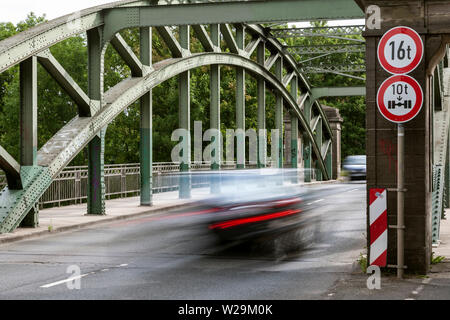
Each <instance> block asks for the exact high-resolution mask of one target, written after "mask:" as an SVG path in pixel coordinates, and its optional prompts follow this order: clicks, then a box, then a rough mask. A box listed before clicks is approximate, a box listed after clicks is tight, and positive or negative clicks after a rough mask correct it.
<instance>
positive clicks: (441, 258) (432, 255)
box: [431, 251, 445, 264]
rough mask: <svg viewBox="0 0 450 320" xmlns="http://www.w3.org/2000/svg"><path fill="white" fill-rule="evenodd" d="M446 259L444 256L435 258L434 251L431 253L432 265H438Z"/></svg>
mask: <svg viewBox="0 0 450 320" xmlns="http://www.w3.org/2000/svg"><path fill="white" fill-rule="evenodd" d="M444 259H445V257H443V256H435V255H434V251H433V252H431V264H438V263H439V262H442V260H444Z"/></svg>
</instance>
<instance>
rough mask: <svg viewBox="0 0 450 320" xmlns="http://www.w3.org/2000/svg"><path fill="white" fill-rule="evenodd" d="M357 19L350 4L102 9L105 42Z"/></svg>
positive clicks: (334, 0)
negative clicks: (125, 33) (170, 31)
mask: <svg viewBox="0 0 450 320" xmlns="http://www.w3.org/2000/svg"><path fill="white" fill-rule="evenodd" d="M330 8H333V10H330ZM357 18H359V19H362V18H364V13H363V11H362V10H361V9H360V8H359V7H358V5H357V4H356V3H355V2H354V1H349V0H321V1H317V0H302V1H296V0H277V1H236V2H216V3H214V2H211V3H193V4H183V5H162V6H145V7H135V8H111V9H105V16H104V19H105V25H106V26H107V29H106V33H105V36H106V37H107V38H108V37H112V36H113V35H114V34H115V33H117V32H118V31H119V30H121V29H126V28H131V27H144V26H166V25H181V24H186V25H196V24H213V23H219V24H224V23H242V22H247V23H261V22H275V21H283V22H285V21H301V20H305V21H306V20H307V21H309V20H317V19H320V20H333V19H357Z"/></svg>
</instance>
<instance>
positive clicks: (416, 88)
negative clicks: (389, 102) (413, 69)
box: [377, 74, 423, 123]
mask: <svg viewBox="0 0 450 320" xmlns="http://www.w3.org/2000/svg"><path fill="white" fill-rule="evenodd" d="M397 81H403V82H406V83H408V84H409V85H410V86H411V87H413V89H414V92H415V93H416V103H415V104H414V106H413V107H412V108H411V111H410V112H408V113H407V114H404V115H402V116H397V115H395V114H392V113H390V112H389V111H388V109H387V108H386V106H385V105H384V101H383V97H384V92H385V91H386V90H387V89H388V88H389V86H390V85H391V84H393V83H394V82H397ZM422 104H423V92H422V88H421V87H420V85H419V83H418V82H417V81H416V80H415V79H414V78H412V77H410V76H407V75H403V74H399V75H393V76H391V77H390V78H387V79H386V80H385V81H384V82H383V83H382V84H381V86H380V88H379V89H378V92H377V106H378V110H379V111H380V113H381V114H382V115H383V117H385V118H386V119H387V120H389V121H391V122H395V123H403V122H407V121H410V120H412V119H413V118H414V117H415V116H417V114H418V113H419V111H420V110H421V109H422Z"/></svg>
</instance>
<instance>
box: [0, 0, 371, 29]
mask: <svg viewBox="0 0 450 320" xmlns="http://www.w3.org/2000/svg"><path fill="white" fill-rule="evenodd" d="M113 1H114V0H75V1H60V0H0V22H12V23H14V24H16V23H17V22H19V21H22V20H25V18H26V17H27V15H28V13H30V12H31V11H32V12H34V13H35V14H36V15H37V16H41V15H43V14H44V13H45V14H46V18H47V20H52V19H55V18H58V17H61V16H64V15H66V14H70V13H73V12H75V11H78V10H82V9H86V8H90V7H95V6H98V5H100V4H105V3H108V2H113ZM294 24H295V25H296V26H297V27H308V26H309V23H308V22H299V23H294ZM353 24H364V19H359V20H340V21H330V22H329V23H328V25H330V26H334V25H353Z"/></svg>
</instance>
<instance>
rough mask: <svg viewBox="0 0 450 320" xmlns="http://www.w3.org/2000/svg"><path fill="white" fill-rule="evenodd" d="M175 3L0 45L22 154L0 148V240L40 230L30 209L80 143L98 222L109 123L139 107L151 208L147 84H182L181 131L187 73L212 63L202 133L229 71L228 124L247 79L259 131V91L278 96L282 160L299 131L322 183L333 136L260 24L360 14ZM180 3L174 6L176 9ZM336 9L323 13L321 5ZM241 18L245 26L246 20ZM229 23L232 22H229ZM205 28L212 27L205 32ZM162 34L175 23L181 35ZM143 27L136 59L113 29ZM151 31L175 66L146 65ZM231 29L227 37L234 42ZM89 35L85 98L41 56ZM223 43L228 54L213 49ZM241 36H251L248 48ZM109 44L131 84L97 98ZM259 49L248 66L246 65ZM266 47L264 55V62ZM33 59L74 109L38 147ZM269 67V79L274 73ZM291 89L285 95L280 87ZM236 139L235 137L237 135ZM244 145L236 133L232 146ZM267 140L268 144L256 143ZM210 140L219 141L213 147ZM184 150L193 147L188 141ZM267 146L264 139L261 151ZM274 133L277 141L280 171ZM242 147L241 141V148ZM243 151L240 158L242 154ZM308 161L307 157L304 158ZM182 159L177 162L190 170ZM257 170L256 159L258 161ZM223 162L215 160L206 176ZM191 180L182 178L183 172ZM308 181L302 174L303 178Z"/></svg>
mask: <svg viewBox="0 0 450 320" xmlns="http://www.w3.org/2000/svg"><path fill="white" fill-rule="evenodd" d="M179 2H180V1H178V2H177V3H178V4H173V3H175V2H172V1H159V2H158V1H118V2H114V3H111V4H106V5H102V6H98V7H94V8H90V9H86V10H83V11H81V12H80V14H79V15H77V16H76V17H75V18H73V17H72V16H65V17H61V18H58V19H55V20H52V21H50V22H47V23H43V24H41V25H38V26H36V27H34V28H32V29H30V30H28V31H27V32H23V33H20V34H18V35H15V36H13V37H10V38H8V39H5V40H4V41H1V42H0V72H2V71H4V70H7V69H8V68H11V67H13V66H15V65H20V76H21V90H20V94H21V118H20V119H21V128H22V131H21V140H20V141H21V146H20V150H21V158H20V160H19V161H16V160H14V159H13V158H12V157H11V156H10V155H9V154H8V153H7V152H6V150H4V149H3V148H1V147H0V167H1V169H3V170H4V172H5V174H6V176H7V180H8V186H7V187H5V188H4V189H3V190H2V191H1V192H0V204H1V205H0V233H5V232H11V231H12V230H14V229H15V228H16V227H17V226H18V225H19V224H20V223H21V222H23V223H25V224H28V225H33V226H35V225H36V224H37V223H38V219H37V218H38V216H37V208H36V203H37V201H38V199H39V198H40V197H41V195H42V194H43V193H44V192H45V190H46V189H47V188H48V187H49V186H50V184H51V182H52V179H54V178H55V177H56V176H57V175H58V174H59V172H61V170H63V169H64V168H65V167H66V166H67V165H68V163H69V162H70V161H71V160H72V159H73V158H74V157H75V156H76V155H77V154H78V153H79V152H80V151H81V150H83V149H84V148H85V147H87V148H88V154H89V157H88V158H89V183H88V207H87V213H88V214H105V213H106V212H105V183H104V160H103V153H104V147H105V144H104V137H105V132H106V128H107V126H108V123H110V122H111V121H112V120H114V118H115V117H116V116H117V115H118V114H120V112H122V111H123V110H124V109H125V108H126V107H128V106H129V105H130V104H132V103H134V102H135V101H137V100H140V105H141V132H140V134H141V147H140V150H141V162H140V164H141V186H142V188H141V204H142V205H151V204H152V195H151V189H152V181H151V177H152V151H151V149H152V121H151V117H152V88H153V87H155V86H157V85H158V84H160V83H162V82H164V81H166V80H168V79H170V78H172V77H175V76H177V77H178V79H179V97H180V99H179V101H180V105H179V120H180V128H185V129H189V126H190V111H189V110H190V107H189V105H190V93H189V91H190V90H189V85H190V83H189V72H190V70H192V69H193V68H198V67H202V66H211V71H210V72H211V77H210V88H211V93H210V94H211V117H210V126H211V128H220V90H219V89H220V65H228V66H232V67H234V68H235V69H236V79H237V88H236V125H237V128H241V129H245V81H244V80H245V73H248V74H250V75H251V76H253V77H255V78H256V79H257V81H258V128H259V129H264V128H265V88H266V87H267V89H269V90H271V91H272V92H273V93H274V94H275V97H276V128H277V129H279V130H280V131H281V132H282V130H283V109H284V108H286V110H288V111H289V114H290V119H291V137H290V139H291V150H290V152H291V155H292V159H294V162H295V163H294V164H293V165H294V167H296V166H297V160H296V159H297V155H298V148H299V147H298V141H299V139H298V138H299V131H300V132H301V133H302V135H301V137H302V139H303V144H302V145H303V147H304V153H305V154H306V155H304V159H305V162H304V163H305V167H306V168H308V169H309V168H312V164H313V160H314V162H315V163H316V168H317V169H318V170H319V172H320V173H319V175H318V177H319V178H320V179H324V180H326V179H329V177H330V176H331V165H330V158H331V153H332V150H331V143H330V142H331V140H332V139H333V137H332V131H331V129H330V125H329V124H328V121H327V118H326V116H325V113H324V111H323V110H322V108H321V106H320V104H319V103H318V101H317V99H315V98H314V93H313V91H312V88H311V85H310V84H309V82H308V80H307V79H306V77H305V76H304V74H303V73H302V72H301V71H300V70H299V69H298V68H297V62H296V61H295V59H294V58H293V57H292V56H291V55H290V54H289V53H287V52H286V51H285V50H283V46H282V45H281V44H280V43H279V42H278V41H277V40H276V39H274V38H272V37H271V36H270V34H269V32H268V30H266V29H265V28H263V27H261V26H260V25H257V24H249V23H258V22H270V21H293V20H295V21H299V20H310V19H339V18H361V17H362V12H361V10H360V9H359V7H358V6H357V5H356V4H355V3H354V2H353V1H349V0H324V1H320V3H319V2H318V1H313V0H300V1H294V0H278V1H221V2H217V3H205V2H203V1H193V3H188V4H183V3H179ZM181 2H183V1H181ZM331 5H332V6H333V8H334V10H329V9H328V8H329V7H330V6H331ZM243 22H245V24H244V23H243ZM230 23H233V24H234V25H230ZM205 25H209V29H210V32H209V33H208V32H207V31H206V28H205ZM169 26H179V39H177V38H176V37H175V36H174V34H173V33H172V29H171V28H170V27H169ZM135 27H138V28H140V44H141V49H140V50H141V51H140V58H138V57H137V56H136V55H135V54H134V53H133V51H132V50H131V49H130V48H129V47H128V45H127V44H126V42H125V41H124V40H123V39H122V37H121V36H120V34H118V32H119V31H121V30H123V29H127V28H135ZM152 27H154V28H156V30H157V31H158V33H159V35H160V36H161V38H162V39H163V40H164V42H165V44H166V45H167V47H168V48H169V50H170V52H171V53H172V58H171V59H168V60H165V61H162V62H159V63H155V64H153V65H152V57H151V48H152V47H151V42H152V39H151V29H150V28H152ZM191 27H192V30H193V32H194V34H195V36H196V37H197V39H198V40H199V41H200V42H201V43H202V45H203V47H204V51H205V52H203V53H191V52H190V50H189V47H190V45H189V41H190V32H189V30H190V28H191ZM233 29H234V30H235V35H234V34H233ZM84 32H86V33H87V40H88V41H87V44H88V68H89V70H88V92H87V93H84V92H83V91H82V90H81V89H80V87H79V86H78V84H76V83H75V81H74V80H73V79H72V78H71V77H70V75H69V74H68V73H67V72H66V71H65V70H64V68H63V67H62V66H61V65H60V64H59V63H58V61H56V59H55V58H54V57H53V56H52V55H51V54H50V52H49V50H48V49H49V48H50V47H51V46H52V45H54V44H56V43H58V42H61V41H63V40H65V39H67V38H70V37H72V36H77V35H79V34H80V33H84ZM221 37H222V38H223V40H224V41H225V43H226V46H227V48H228V49H229V52H223V51H221V49H220V39H221ZM246 37H249V38H250V39H251V40H250V41H249V42H248V43H246ZM109 44H111V45H112V46H113V48H114V49H115V50H116V51H117V53H118V54H119V55H120V56H121V57H122V58H123V60H124V61H125V62H126V63H127V64H128V65H129V67H130V70H131V72H132V76H131V77H130V78H128V79H125V80H123V81H122V82H120V83H119V84H117V85H116V86H114V87H113V88H111V89H109V90H108V91H107V92H103V72H104V70H103V68H104V66H103V64H104V54H105V49H106V47H107V46H108V45H109ZM255 50H256V53H257V54H256V56H257V58H256V59H255V60H253V59H252V53H253V52H255ZM265 50H268V51H269V52H270V57H269V58H268V59H266V57H265V56H264V53H265ZM37 63H40V64H42V65H43V67H44V68H45V69H46V70H47V71H48V72H49V73H50V75H51V76H52V77H53V78H55V80H56V81H57V82H58V83H59V85H60V86H61V87H62V88H63V89H64V90H65V91H66V92H67V93H68V95H69V96H70V97H71V98H72V99H73V100H74V101H75V102H76V104H77V105H78V116H76V117H75V118H73V119H72V120H71V121H70V122H69V123H67V124H66V125H65V126H64V127H63V128H61V129H60V130H59V131H58V132H57V133H56V134H55V136H54V137H52V138H51V139H50V140H49V141H47V142H46V143H45V144H44V146H43V147H42V148H41V149H40V150H37V95H36V92H37V79H36V78H37V77H36V67H37ZM272 66H275V68H274V69H275V71H274V73H272V72H271V68H272ZM289 86H290V90H288V87H289ZM242 134H243V133H242ZM239 138H240V139H242V140H243V141H244V136H243V135H241V136H240V137H239V136H238V139H239ZM260 140H262V141H264V140H265V137H260ZM215 142H216V143H220V140H219V139H217V141H215ZM187 143H188V144H190V141H187ZM259 145H261V147H262V148H265V147H266V146H265V143H259ZM282 145H283V136H282V134H280V138H279V141H278V146H279V161H278V166H279V167H282V165H283V153H282ZM241 148H245V144H242V145H241ZM244 154H245V153H244ZM313 157H314V159H313ZM187 159H188V161H186V162H183V163H182V164H181V166H180V170H181V171H189V164H190V155H188V158H187ZM259 160H260V163H263V162H264V161H263V160H264V159H259ZM220 165H221V157H220V156H219V155H213V161H212V165H211V166H212V168H213V169H218V168H220ZM187 177H188V175H187ZM308 179H310V177H309V178H308V177H306V178H305V180H306V181H308ZM189 184H190V182H189V181H186V184H185V187H180V197H189V192H190V188H189Z"/></svg>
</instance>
